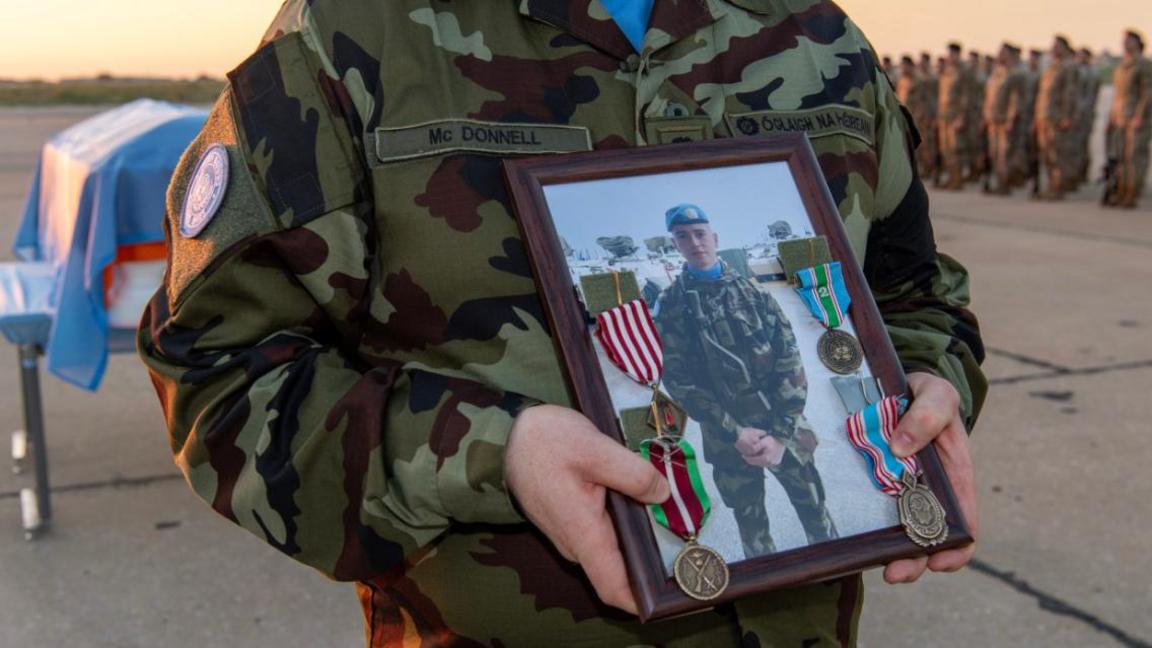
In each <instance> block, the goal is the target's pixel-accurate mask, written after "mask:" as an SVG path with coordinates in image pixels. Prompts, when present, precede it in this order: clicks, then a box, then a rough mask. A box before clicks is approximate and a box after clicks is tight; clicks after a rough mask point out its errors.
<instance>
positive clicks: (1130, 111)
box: [1108, 56, 1152, 129]
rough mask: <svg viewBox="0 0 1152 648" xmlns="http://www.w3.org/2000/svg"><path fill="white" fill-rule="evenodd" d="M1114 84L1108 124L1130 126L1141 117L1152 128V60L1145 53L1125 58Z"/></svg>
mask: <svg viewBox="0 0 1152 648" xmlns="http://www.w3.org/2000/svg"><path fill="white" fill-rule="evenodd" d="M1112 84H1113V86H1114V87H1115V88H1116V91H1115V94H1114V95H1113V96H1112V107H1111V109H1110V110H1109V112H1108V123H1109V125H1111V126H1112V127H1114V128H1120V129H1124V128H1128V127H1129V125H1131V124H1133V123H1135V122H1136V120H1137V119H1138V118H1142V119H1143V127H1144V128H1146V129H1152V61H1149V60H1147V59H1145V58H1144V57H1143V56H1135V57H1133V56H1128V57H1125V58H1124V60H1123V61H1121V62H1120V64H1119V65H1117V66H1116V70H1115V72H1113V73H1112Z"/></svg>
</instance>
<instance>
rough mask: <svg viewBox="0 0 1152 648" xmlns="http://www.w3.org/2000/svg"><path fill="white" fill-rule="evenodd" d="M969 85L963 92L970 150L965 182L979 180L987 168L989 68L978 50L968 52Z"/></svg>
mask: <svg viewBox="0 0 1152 648" xmlns="http://www.w3.org/2000/svg"><path fill="white" fill-rule="evenodd" d="M968 70H969V76H968V81H969V85H968V87H967V89H966V90H965V93H964V101H965V103H966V105H967V106H968V120H967V124H968V128H967V130H965V137H966V138H967V144H966V146H967V148H968V150H969V151H971V155H970V157H969V159H968V168H967V169H966V170H965V173H966V175H965V180H966V181H967V182H979V181H980V179H981V178H983V177H984V173H985V172H986V171H987V170H988V137H987V124H985V123H984V116H983V112H984V90H985V87H986V86H987V84H988V75H989V74H990V73H991V69H987V68H985V66H984V57H983V56H981V54H980V52H977V51H976V50H972V51H970V52H968Z"/></svg>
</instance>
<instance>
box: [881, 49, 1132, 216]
mask: <svg viewBox="0 0 1152 648" xmlns="http://www.w3.org/2000/svg"><path fill="white" fill-rule="evenodd" d="M1109 70H1110V71H1111V75H1112V85H1113V87H1114V94H1113V96H1112V105H1111V108H1110V110H1109V112H1108V122H1107V123H1108V126H1107V133H1106V136H1105V146H1104V151H1103V153H1104V158H1103V159H1102V160H1097V164H1098V166H1097V167H1096V168H1099V169H1101V171H1100V174H1099V175H1098V176H1097V175H1095V174H1094V171H1093V169H1094V166H1093V158H1092V150H1091V146H1090V139H1091V133H1092V129H1093V125H1094V123H1095V121H1096V117H1097V114H1096V106H1097V103H1098V99H1099V95H1100V87H1101V78H1102V75H1103V74H1105V73H1106V72H1107V71H1109ZM887 71H888V74H889V76H890V78H891V79H892V81H893V83H894V84H895V86H896V89H897V94H898V95H899V97H900V101H901V102H903V103H904V105H905V106H906V107H907V108H908V111H909V113H910V114H911V115H912V118H913V121H914V122H915V123H916V126H917V128H918V130H919V133H920V138H921V144H920V147H919V148H918V149H917V156H916V162H917V167H918V169H919V172H920V176H921V177H922V178H925V179H931V181H932V182H933V183H934V185H935V186H936V187H939V188H943V189H949V190H959V189H962V188H964V186H965V185H966V184H969V183H973V182H976V183H981V184H982V185H983V190H984V191H985V192H986V193H990V194H997V195H1008V194H1010V193H1012V191H1013V190H1016V189H1020V188H1025V187H1027V188H1029V189H1030V193H1031V196H1032V197H1033V198H1035V199H1038V200H1061V199H1063V198H1064V196H1065V195H1067V194H1069V193H1071V192H1074V191H1077V190H1079V189H1080V188H1082V187H1084V186H1086V185H1090V184H1092V183H1094V182H1096V181H1097V180H1099V181H1100V182H1102V183H1103V185H1104V189H1103V197H1102V203H1103V204H1104V205H1105V206H1109V207H1125V208H1133V207H1136V205H1137V203H1138V201H1139V199H1140V195H1141V193H1142V191H1143V186H1144V180H1145V178H1146V177H1147V175H1148V164H1149V141H1150V140H1152V61H1149V59H1148V57H1147V56H1146V55H1145V43H1144V38H1143V36H1142V35H1141V34H1140V33H1138V32H1136V31H1128V32H1126V33H1125V34H1124V43H1123V55H1122V57H1121V59H1120V60H1119V61H1118V62H1116V63H1115V65H1114V66H1113V65H1109V64H1107V63H1105V62H1098V61H1097V60H1096V58H1095V57H1094V55H1093V53H1092V51H1091V50H1089V49H1087V48H1081V49H1079V50H1077V49H1076V48H1075V47H1073V45H1072V43H1071V42H1070V41H1069V40H1068V38H1067V37H1065V36H1056V37H1055V38H1054V39H1053V42H1052V45H1051V47H1050V48H1049V50H1048V51H1047V52H1045V51H1041V50H1036V49H1033V50H1031V51H1030V52H1029V56H1028V60H1027V62H1025V61H1024V51H1023V49H1022V48H1021V47H1019V46H1017V45H1015V44H1013V43H1008V42H1005V43H1004V44H1003V45H1002V46H1001V47H1000V51H999V52H998V53H997V55H996V56H995V57H992V56H981V54H980V53H979V52H976V51H969V52H968V53H967V56H966V57H965V54H964V49H963V46H962V45H961V44H960V43H950V44H949V45H948V53H947V56H944V57H940V58H938V59H936V60H935V61H934V60H933V57H932V55H931V54H930V53H927V52H925V53H922V54H921V56H920V58H919V60H914V59H913V58H912V57H911V56H904V57H902V59H901V61H900V64H899V66H894V65H889V66H888V68H887Z"/></svg>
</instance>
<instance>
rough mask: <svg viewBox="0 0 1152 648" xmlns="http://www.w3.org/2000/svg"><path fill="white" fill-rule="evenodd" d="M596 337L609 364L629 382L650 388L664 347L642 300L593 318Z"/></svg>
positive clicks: (661, 365)
mask: <svg viewBox="0 0 1152 648" xmlns="http://www.w3.org/2000/svg"><path fill="white" fill-rule="evenodd" d="M596 337H597V338H598V339H599V340H600V343H601V344H603V345H604V350H605V351H607V353H608V359H609V360H611V361H612V364H614V365H616V366H617V367H619V368H620V370H621V371H623V372H624V373H626V374H628V376H629V377H630V378H632V380H635V381H636V382H638V383H641V384H644V385H650V386H654V385H656V384H658V383H659V382H660V374H661V373H663V371H664V345H663V344H662V343H661V342H660V334H659V333H657V332H656V323H655V322H653V321H652V315H651V314H650V313H649V312H648V307H647V306H646V305H645V304H644V302H643V301H642V300H639V299H634V300H632V301H630V302H627V303H625V304H622V305H620V306H617V307H615V308H610V309H608V310H606V311H604V312H603V313H600V314H599V315H597V316H596Z"/></svg>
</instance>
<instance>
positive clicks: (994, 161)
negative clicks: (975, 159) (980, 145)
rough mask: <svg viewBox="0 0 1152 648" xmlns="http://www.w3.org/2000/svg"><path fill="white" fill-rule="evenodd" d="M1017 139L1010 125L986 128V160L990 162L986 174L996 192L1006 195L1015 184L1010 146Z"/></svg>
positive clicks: (992, 125)
mask: <svg viewBox="0 0 1152 648" xmlns="http://www.w3.org/2000/svg"><path fill="white" fill-rule="evenodd" d="M1017 139H1018V138H1017V137H1016V134H1015V133H1014V132H1013V129H1012V126H1011V124H990V125H989V126H988V160H989V162H991V168H989V169H988V174H989V175H990V176H991V177H992V183H991V184H992V187H993V189H994V190H995V191H997V192H1001V193H1007V192H1008V191H1009V189H1011V187H1012V185H1013V184H1014V182H1015V180H1014V178H1013V176H1014V168H1013V167H1014V164H1013V159H1012V155H1013V148H1012V144H1013V142H1014V141H1016V140H1017Z"/></svg>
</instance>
